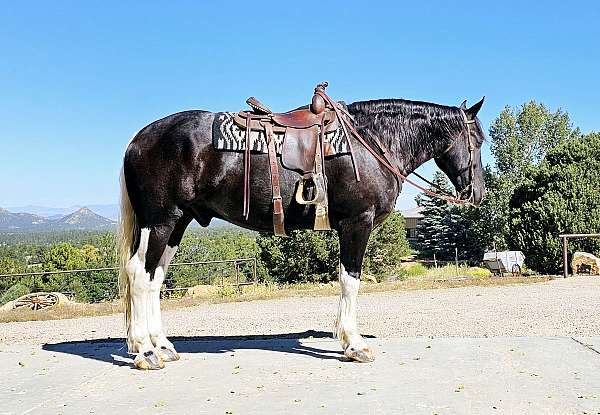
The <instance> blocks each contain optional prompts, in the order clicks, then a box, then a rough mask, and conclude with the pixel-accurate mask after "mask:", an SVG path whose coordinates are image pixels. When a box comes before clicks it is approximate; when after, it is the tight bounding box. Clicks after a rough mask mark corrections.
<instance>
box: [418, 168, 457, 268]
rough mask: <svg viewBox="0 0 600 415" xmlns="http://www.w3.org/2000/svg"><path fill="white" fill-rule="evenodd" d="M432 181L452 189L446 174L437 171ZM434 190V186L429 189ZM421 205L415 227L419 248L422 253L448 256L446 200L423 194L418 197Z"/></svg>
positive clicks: (448, 220)
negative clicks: (421, 209) (421, 214)
mask: <svg viewBox="0 0 600 415" xmlns="http://www.w3.org/2000/svg"><path fill="white" fill-rule="evenodd" d="M432 183H433V184H434V185H436V186H437V187H439V188H441V189H444V190H446V191H448V192H450V191H451V190H452V188H451V187H450V183H449V182H448V179H447V178H446V176H445V175H444V174H443V173H442V172H440V171H437V172H436V173H435V175H434V176H433V180H432ZM431 190H432V191H435V189H434V188H432V189H431ZM420 203H421V205H420V206H421V207H423V212H422V213H423V220H422V221H421V223H419V226H418V228H417V231H418V235H419V248H420V250H421V252H422V254H424V255H426V256H428V257H432V256H433V255H434V254H435V255H436V257H437V258H439V259H443V258H447V257H448V252H449V250H450V249H451V247H450V245H451V240H450V238H449V237H450V233H451V219H450V205H449V204H448V202H447V201H445V200H443V199H440V198H437V197H432V196H430V195H428V194H423V195H422V197H421V199H420Z"/></svg>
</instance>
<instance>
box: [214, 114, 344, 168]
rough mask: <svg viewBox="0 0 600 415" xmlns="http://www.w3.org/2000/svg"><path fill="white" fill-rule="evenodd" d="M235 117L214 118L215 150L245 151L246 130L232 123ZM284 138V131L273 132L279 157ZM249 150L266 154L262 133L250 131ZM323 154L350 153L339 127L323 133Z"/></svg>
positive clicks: (225, 115)
mask: <svg viewBox="0 0 600 415" xmlns="http://www.w3.org/2000/svg"><path fill="white" fill-rule="evenodd" d="M236 115H237V114H236V113H232V112H220V113H217V115H216V116H215V119H214V121H213V146H214V148H215V149H216V150H223V151H239V152H243V151H244V150H246V129H245V128H240V127H239V126H238V125H237V124H236V123H235V122H234V118H235V116H236ZM284 137H285V130H284V129H283V130H279V129H275V130H274V131H273V138H274V142H275V151H276V152H277V154H279V155H281V154H282V149H283V141H284ZM250 150H251V151H253V152H257V153H264V154H267V153H268V146H267V139H266V137H265V133H264V131H260V130H252V131H251V132H250ZM324 152H325V154H324V155H325V157H330V156H335V155H338V154H349V153H350V149H349V148H348V140H347V138H346V135H345V134H344V129H343V128H342V126H341V125H339V124H338V127H337V128H336V129H335V130H333V131H327V132H326V133H325V140H324Z"/></svg>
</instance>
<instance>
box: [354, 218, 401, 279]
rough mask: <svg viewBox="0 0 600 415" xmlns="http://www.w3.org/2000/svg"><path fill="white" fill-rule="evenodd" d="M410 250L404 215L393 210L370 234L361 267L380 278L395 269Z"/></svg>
mask: <svg viewBox="0 0 600 415" xmlns="http://www.w3.org/2000/svg"><path fill="white" fill-rule="evenodd" d="M410 252H411V250H410V246H409V245H408V240H407V239H406V228H405V221H404V216H402V214H401V213H400V212H396V211H394V212H392V213H391V214H390V215H389V216H388V217H387V219H386V220H385V221H384V222H383V223H382V224H381V225H380V226H379V227H378V228H376V229H375V230H374V231H373V233H372V234H371V237H370V238H369V244H368V245H367V251H366V253H365V260H364V267H363V268H364V270H365V272H367V273H369V274H373V275H375V276H377V277H378V279H382V277H383V276H385V275H386V274H390V273H393V272H394V271H395V270H397V269H398V267H399V266H400V261H401V259H402V258H403V257H405V256H407V255H409V254H410Z"/></svg>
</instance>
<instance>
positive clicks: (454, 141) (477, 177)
mask: <svg viewBox="0 0 600 415" xmlns="http://www.w3.org/2000/svg"><path fill="white" fill-rule="evenodd" d="M483 100H484V98H482V99H481V101H479V102H478V103H477V104H475V105H473V106H472V107H471V108H467V107H466V101H465V102H463V103H462V105H461V106H460V108H459V111H460V117H461V120H462V122H460V128H458V129H457V130H456V132H455V133H454V134H453V135H454V136H453V137H451V142H450V144H449V146H448V147H447V148H446V149H445V150H444V151H443V152H442V153H441V154H440V155H439V156H438V157H435V162H436V164H437V165H438V167H439V168H440V169H442V171H443V172H444V173H445V174H446V176H448V178H449V179H450V180H451V181H452V184H453V185H454V187H455V188H456V190H457V192H458V197H459V198H460V199H461V200H465V201H468V202H471V203H474V204H479V203H480V202H481V200H482V199H483V196H484V195H485V183H484V180H483V166H482V164H481V145H482V144H483V141H484V138H485V134H484V132H483V130H482V128H481V124H480V123H479V120H478V119H477V113H478V112H479V110H480V109H481V106H482V105H483Z"/></svg>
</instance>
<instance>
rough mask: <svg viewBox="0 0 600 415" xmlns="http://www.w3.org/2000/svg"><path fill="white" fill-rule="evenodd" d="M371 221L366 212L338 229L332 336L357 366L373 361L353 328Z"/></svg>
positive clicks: (370, 214) (371, 212)
mask: <svg viewBox="0 0 600 415" xmlns="http://www.w3.org/2000/svg"><path fill="white" fill-rule="evenodd" d="M373 217H374V214H373V211H372V210H370V211H367V212H365V213H363V214H362V215H360V216H359V217H357V218H352V219H347V220H343V221H341V222H340V225H339V229H338V233H339V237H340V273H339V280H340V287H341V295H340V304H339V309H338V315H337V320H336V327H335V334H336V336H337V338H338V339H339V340H340V342H341V344H342V348H343V349H344V354H345V355H346V356H347V357H348V358H350V359H352V360H356V361H359V362H371V361H373V359H374V357H373V353H372V352H371V350H370V349H369V346H367V343H366V342H365V340H364V339H363V337H362V336H361V335H360V332H359V331H358V327H357V324H356V300H357V297H358V288H359V286H360V274H361V267H362V262H363V257H364V254H365V249H366V247H367V243H368V241H369V235H370V234H371V230H372V229H373Z"/></svg>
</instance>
